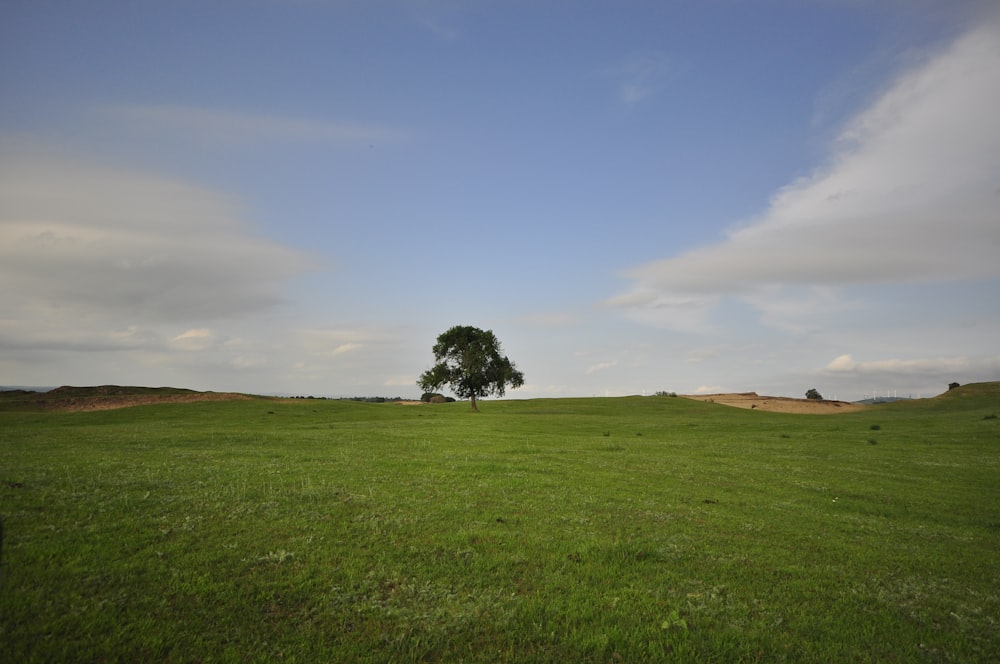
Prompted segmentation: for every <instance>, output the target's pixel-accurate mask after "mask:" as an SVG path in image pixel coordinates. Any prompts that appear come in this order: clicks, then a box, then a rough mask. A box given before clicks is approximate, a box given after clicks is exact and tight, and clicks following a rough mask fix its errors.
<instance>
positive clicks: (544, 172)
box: [0, 2, 1000, 399]
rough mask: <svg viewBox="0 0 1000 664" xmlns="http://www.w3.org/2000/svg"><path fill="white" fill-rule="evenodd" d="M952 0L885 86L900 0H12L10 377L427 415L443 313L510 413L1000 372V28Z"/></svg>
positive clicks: (5, 82) (6, 360)
mask: <svg viewBox="0 0 1000 664" xmlns="http://www.w3.org/2000/svg"><path fill="white" fill-rule="evenodd" d="M930 7H933V8H934V11H931V10H930V9H928V8H930ZM955 7H956V8H963V9H964V10H965V11H964V13H963V12H959V11H958V9H955V10H954V11H955V14H954V16H951V18H952V19H953V20H951V22H947V21H945V22H942V21H939V20H938V19H939V18H940V13H935V12H942V11H944V10H941V9H940V8H938V7H937V6H936V5H933V4H923V5H921V11H925V12H927V15H926V16H925V17H924V19H925V23H920V24H919V25H918V26H917V27H914V28H913V29H912V33H907V34H910V35H911V39H910V41H907V40H906V39H904V38H902V37H900V38H899V39H900V40H901V41H900V43H899V44H897V45H895V47H894V49H895V50H894V52H893V53H892V54H891V56H890V57H888V58H887V60H888V61H889V64H883V65H882V66H875V65H874V64H872V63H873V62H878V58H879V57H882V58H885V57H886V56H885V54H884V53H881V54H879V53H876V52H875V51H876V50H877V48H882V47H881V46H876V45H880V44H882V42H883V36H884V35H885V34H889V33H890V32H891V29H890V28H889V27H887V26H889V25H890V24H893V22H894V21H895V19H897V18H899V16H898V15H896V14H893V11H896V12H899V11H905V9H899V7H898V6H897V5H894V4H893V3H891V2H887V3H874V4H873V5H872V7H854V6H852V7H845V8H817V7H812V8H809V9H806V10H794V11H793V10H790V9H788V8H781V7H774V6H770V5H768V6H767V7H766V8H763V7H757V6H756V5H755V4H754V3H748V4H747V5H746V6H744V5H739V6H737V5H735V4H734V5H733V6H726V7H725V8H724V9H723V10H720V12H714V11H708V10H704V9H692V10H690V11H689V12H688V13H687V14H686V15H685V16H684V20H685V21H687V22H688V23H687V24H685V22H684V21H681V20H680V18H679V15H677V16H675V15H674V14H672V13H671V11H669V10H662V11H661V10H658V9H654V8H651V7H646V6H642V7H640V8H638V9H637V11H636V15H635V16H634V17H629V12H624V13H622V12H619V11H617V10H614V11H610V10H609V11H610V13H606V12H602V11H600V10H596V9H590V10H587V11H583V10H581V11H582V12H583V13H581V14H579V15H574V16H576V17H577V18H578V19H579V20H578V21H576V22H575V23H573V24H572V25H574V26H576V27H574V28H572V29H569V28H566V29H565V31H564V32H563V33H560V34H563V39H564V41H562V42H558V40H557V42H558V43H554V42H553V41H552V33H551V31H550V29H549V27H551V26H553V25H563V26H565V25H569V24H567V23H566V19H567V16H566V15H565V14H564V12H565V11H568V10H565V9H559V8H546V9H541V8H531V7H521V6H517V7H510V8H492V9H487V8H478V9H472V8H465V9H462V10H458V9H456V8H454V7H446V6H444V5H441V6H438V5H436V4H435V3H430V4H428V5H427V7H425V11H426V12H427V13H426V15H425V14H424V13H422V12H421V11H420V10H416V9H413V8H410V9H408V10H407V11H397V9H398V8H396V7H395V5H392V4H391V3H390V4H389V5H386V6H381V5H380V7H378V8H373V7H367V8H361V7H357V6H355V7H345V6H339V5H334V6H325V5H322V6H321V5H317V6H284V5H282V6H280V7H278V6H271V5H267V6H266V8H257V9H256V10H254V11H248V12H245V13H243V14H241V15H240V16H239V17H235V16H233V15H232V14H231V13H229V12H228V10H227V9H226V8H224V7H217V8H214V9H213V10H211V12H215V13H211V12H210V15H207V16H205V17H203V18H204V31H203V33H202V31H201V29H200V28H199V29H198V30H193V32H192V33H191V34H189V35H188V36H187V37H186V39H187V40H188V41H186V42H184V43H183V44H182V43H181V42H180V41H176V37H175V36H174V35H173V33H171V32H170V31H169V30H164V29H161V26H162V25H163V24H164V21H166V23H167V24H169V23H170V22H171V21H178V22H182V21H183V20H186V18H187V17H186V16H185V12H184V11H182V10H178V9H166V8H160V9H155V10H154V9H150V8H147V10H145V12H148V13H144V12H143V11H140V12H138V13H137V14H129V15H128V16H129V17H130V18H128V19H125V18H121V17H117V18H116V19H115V21H117V20H119V19H120V20H131V21H134V25H132V26H131V27H132V28H134V30H133V31H132V32H129V31H124V32H122V31H118V30H117V29H116V28H115V25H117V23H116V22H115V21H110V20H109V19H108V16H107V15H104V16H103V18H102V17H101V16H98V17H96V18H94V17H92V16H90V15H78V14H74V11H75V10H71V9H70V8H69V7H67V11H66V12H65V14H66V15H65V16H62V17H60V18H55V17H52V16H50V15H47V14H46V13H45V11H44V10H42V9H40V10H38V11H37V12H36V11H34V10H29V9H26V8H20V9H18V10H16V11H15V10H12V9H9V8H8V9H5V10H0V19H3V18H4V16H6V18H7V21H6V22H7V25H8V26H16V28H17V29H16V30H15V28H11V27H8V28H7V29H6V31H3V32H0V43H6V45H4V46H0V62H4V63H6V64H3V65H0V89H2V90H3V91H5V92H9V93H10V94H6V95H0V97H2V98H3V99H4V100H3V101H0V384H5V385H12V384H20V385H57V384H98V383H119V384H125V383H130V384H147V385H149V384H157V385H164V384H173V385H177V386H180V387H192V388H195V389H213V390H237V391H247V392H253V391H256V392H288V393H295V394H300V393H301V394H326V395H358V394H384V395H389V394H390V393H391V394H392V395H396V394H400V395H403V396H412V395H414V394H416V393H418V389H417V388H416V386H415V380H416V377H417V376H418V375H419V374H420V372H421V371H423V370H424V369H425V368H426V366H427V364H428V363H429V362H430V360H431V356H430V347H431V345H432V344H433V341H434V338H435V337H436V335H437V334H438V333H440V332H441V331H443V330H444V329H447V328H448V327H450V326H451V325H454V324H472V325H478V326H481V327H489V328H493V329H494V330H495V331H496V332H497V335H498V336H499V338H500V339H501V340H502V341H503V342H504V346H505V349H506V350H507V352H508V353H509V354H510V356H511V358H512V359H513V360H515V361H516V362H517V364H518V367H519V368H520V369H522V370H523V371H524V372H525V374H526V378H527V381H528V382H527V384H526V385H525V386H524V388H522V389H520V390H518V391H517V392H514V393H511V394H510V395H509V398H517V397H519V396H527V397H532V396H575V395H584V396H586V395H602V394H608V395H617V394H634V393H651V392H653V391H656V390H670V391H676V392H681V393H693V392H721V391H748V390H756V391H758V392H761V393H769V394H775V395H785V396H801V395H802V394H803V393H804V392H805V390H806V389H808V388H811V387H816V388H819V389H820V391H821V392H822V393H823V394H824V395H825V396H839V397H841V398H852V399H853V398H860V397H861V396H862V395H863V394H870V393H872V391H873V390H888V389H897V390H899V391H902V392H904V393H912V394H914V395H916V394H922V395H924V396H926V395H928V394H932V393H937V392H941V391H944V389H945V388H946V387H947V384H948V383H949V382H952V381H959V382H963V383H964V382H975V381H982V380H1000V349H998V348H997V345H996V339H997V338H1000V308H998V307H997V302H998V301H1000V300H998V298H997V294H998V292H1000V288H998V287H1000V260H998V259H1000V123H998V122H997V121H996V119H995V115H996V109H997V108H1000V15H998V14H997V12H996V11H993V10H988V7H989V5H988V4H983V3H977V2H969V3H957V4H956V5H955ZM983 7H987V10H984V9H983ZM430 9H433V10H434V11H433V12H431V11H430ZM612 9H614V8H612ZM756 10H761V11H766V12H772V14H770V15H768V16H756V14H754V12H755V11H756ZM588 12H592V13H588ZM727 12H728V14H731V16H729V15H727ZM740 12H749V14H750V16H749V17H748V16H743V15H741V14H740ZM866 12H869V13H866ZM879 12H881V13H879ZM917 13H918V14H919V12H917ZM945 13H946V14H947V12H945ZM908 16H909V15H908ZM862 17H863V18H864V20H861V18H862ZM873 17H874V18H873ZM233 20H237V21H239V22H241V26H242V28H244V30H242V31H241V30H240V29H239V27H240V26H236V27H234V28H233V30H232V32H231V33H227V32H225V31H222V32H219V31H218V30H216V31H214V32H213V26H215V27H216V28H218V27H220V26H223V25H225V26H229V24H230V22H231V21H233ZM911 20H913V19H911ZM81 21H82V22H83V23H81ZM88 21H92V22H91V23H88ZM748 21H749V23H748ZM755 21H756V22H755ZM879 21H883V22H884V24H883V23H879ZM2 22H4V21H2V20H0V23H2ZM916 23H919V21H917V22H916ZM916 23H915V25H916ZM939 23H943V24H947V25H950V26H951V27H952V29H953V31H954V34H951V35H949V33H948V31H947V30H937V31H935V30H936V28H935V29H932V28H931V27H928V26H931V25H937V24H939ZM524 25H531V26H533V27H532V28H531V29H530V30H522V29H521V27H523V26H524ZM880 25H881V26H883V27H881V28H879V27H878V26H880ZM81 26H83V27H82V28H81ZM386 26H389V27H386ZM547 26H548V27H547ZM870 26H875V27H870ZM43 27H44V30H43V29H42V28H43ZM609 27H610V29H609ZM87 28H89V29H87ZM250 28H252V30H251V29H250ZM515 29H516V30H518V34H519V35H520V37H521V42H519V43H520V44H521V46H519V49H518V50H517V51H516V52H513V51H511V50H510V46H509V43H510V40H509V36H510V33H511V32H510V31H512V30H515ZM767 29H773V30H775V31H776V33H775V36H776V37H782V38H783V37H785V36H786V35H787V34H790V33H794V32H795V31H796V30H801V31H802V33H803V35H806V36H804V37H803V41H804V42H805V41H808V39H810V38H811V39H816V40H819V39H823V38H829V39H830V40H831V41H830V42H829V44H827V47H826V48H825V50H824V46H823V45H817V46H816V47H815V50H814V51H809V52H806V51H801V52H800V51H796V50H795V49H794V48H792V46H793V45H789V44H783V43H782V41H781V40H780V39H763V40H762V39H760V38H758V36H757V33H758V32H761V31H764V30H767ZM892 29H895V28H892ZM254 30H263V31H264V32H265V33H267V34H269V35H270V36H271V37H272V38H273V40H274V43H276V44H278V45H281V46H282V47H284V51H283V52H282V53H283V55H281V56H277V55H268V54H265V53H260V52H259V48H258V41H257V40H253V41H252V43H251V42H246V43H244V41H243V37H242V36H241V35H245V34H256V33H255V32H254ZM324 30H326V31H336V30H340V31H341V32H335V34H327V33H326V32H324ZM671 30H676V31H677V32H676V33H675V34H674V33H672V32H671ZM50 32H51V35H50ZM716 32H717V33H718V37H717V41H713V39H714V38H713V37H709V35H715V34H716ZM90 33H93V36H90ZM133 33H134V34H133ZM625 34H629V35H632V36H630V37H629V38H624V37H622V35H625ZM663 34H667V35H668V37H663V36H662V35H663ZM810 34H811V35H812V37H808V35H810ZM4 35H6V36H7V37H8V38H7V39H4ZM690 35H693V36H690ZM699 35H700V36H701V37H702V38H699ZM58 39H62V40H63V41H65V44H62V43H61V42H59V43H57V41H56V40H58ZM102 39H104V41H102V42H101V43H102V44H104V45H105V46H103V47H102V48H101V49H94V48H93V45H94V44H95V43H97V41H101V40H102ZM133 39H134V40H135V41H134V42H133V41H132V40H133ZM50 40H51V41H50ZM95 40H96V41H95ZM147 40H148V41H149V43H148V44H147V43H146V41H147ZM688 40H690V41H688ZM866 40H867V41H866ZM866 44H867V46H866ZM182 46H183V48H182ZM59 48H61V49H64V50H63V53H64V54H65V53H67V52H69V51H73V52H75V53H78V54H79V55H78V57H75V58H63V59H62V60H58V64H53V60H52V57H51V53H49V52H47V51H46V49H59ZM784 48H788V49H791V50H782V49H784ZM67 49H68V50H67ZM74 49H76V50H74ZM338 49H340V50H338ZM352 49H353V50H352ZM726 49H731V50H726ZM348 51H350V52H351V53H354V55H352V56H351V57H346V56H345V55H344V53H346V52H348ZM820 51H823V52H822V53H821V52H820ZM161 52H162V55H161V56H158V55H157V54H158V53H161ZM188 52H190V53H192V54H193V55H191V56H190V58H189V57H188V56H187V55H181V54H187V53H188ZM223 52H225V53H226V54H227V57H221V56H220V54H221V53H223ZM830 52H835V55H829V53H830ZM138 54H143V55H142V57H138ZM790 55H794V56H796V57H789V56H790ZM15 56H16V57H15ZM799 56H801V57H799ZM158 57H161V58H162V60H157V58H158ZM106 58H111V60H110V61H109V60H107V59H106ZM147 58H148V59H151V60H147ZM11 63H14V64H11ZM109 63H114V64H117V65H120V67H121V70H122V71H121V78H120V79H118V78H115V75H116V74H115V68H114V67H109ZM859 63H860V64H859ZM865 63H868V65H869V66H870V67H869V68H870V69H874V70H877V71H878V72H880V75H879V77H878V81H877V82H870V83H869V85H868V87H867V88H865V86H864V85H860V86H859V89H862V90H863V91H862V92H858V93H856V96H855V98H854V99H853V101H852V102H849V103H847V104H846V106H851V107H853V108H854V109H855V110H854V111H853V112H850V113H847V114H845V115H843V116H842V117H840V118H839V119H836V120H835V122H836V124H835V125H833V126H827V127H820V128H819V129H817V127H816V123H817V117H819V116H820V115H822V116H823V117H824V118H828V117H829V116H830V115H831V111H830V107H829V106H828V104H827V102H828V101H829V99H830V97H831V96H832V93H831V90H832V89H833V88H835V87H836V88H837V89H838V90H840V91H841V92H839V93H838V94H842V93H843V90H844V89H848V90H850V89H852V88H851V86H850V85H846V86H845V85H844V80H845V79H844V77H845V76H848V75H849V74H848V73H845V72H851V71H858V70H859V68H860V69H864V66H865ZM901 63H902V64H901ZM403 65H406V66H405V67H404V66H403ZM765 65H766V66H767V67H776V68H778V70H777V71H768V70H767V69H766V67H765ZM50 74H51V75H50ZM821 76H826V77H827V78H826V80H825V82H824V81H823V80H822V79H821V78H820V77H821ZM50 79H51V83H48V81H49V80H50ZM813 79H818V80H816V81H815V82H813ZM46 85H51V89H48V88H46ZM781 85H785V86H787V87H780V86H781ZM772 93H773V94H774V95H775V96H774V98H773V99H772V98H769V96H768V95H770V94H772ZM818 104H819V105H824V109H823V112H822V113H819V114H818V113H817V108H816V105H818ZM790 127H791V128H790ZM834 127H836V129H834ZM824 132H828V133H829V132H832V133H833V134H835V136H836V138H835V140H833V141H832V143H831V145H830V146H829V147H828V148H826V149H823V150H820V151H817V149H816V142H817V141H818V140H821V138H817V137H818V136H819V137H821V136H822V135H823V134H824ZM817 152H818V154H817ZM801 173H806V175H804V176H802V175H800V174H801ZM760 201H766V203H764V204H761V202H760Z"/></svg>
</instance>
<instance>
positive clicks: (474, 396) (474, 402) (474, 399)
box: [472, 394, 479, 413]
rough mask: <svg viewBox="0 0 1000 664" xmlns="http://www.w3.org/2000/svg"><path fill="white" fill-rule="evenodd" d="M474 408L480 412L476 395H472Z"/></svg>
mask: <svg viewBox="0 0 1000 664" xmlns="http://www.w3.org/2000/svg"><path fill="white" fill-rule="evenodd" d="M472 410H474V411H476V412H477V413H478V412H479V408H478V407H477V406H476V395H475V394H473V395H472Z"/></svg>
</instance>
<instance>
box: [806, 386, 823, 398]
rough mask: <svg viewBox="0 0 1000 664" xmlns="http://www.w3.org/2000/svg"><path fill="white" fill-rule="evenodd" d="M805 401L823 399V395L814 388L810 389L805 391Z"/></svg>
mask: <svg viewBox="0 0 1000 664" xmlns="http://www.w3.org/2000/svg"><path fill="white" fill-rule="evenodd" d="M806 399H819V400H822V399H823V395H822V394H820V393H819V391H818V390H817V389H816V388H815V387H811V388H809V389H808V390H806Z"/></svg>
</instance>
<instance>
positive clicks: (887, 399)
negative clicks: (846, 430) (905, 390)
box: [852, 397, 913, 406]
mask: <svg viewBox="0 0 1000 664" xmlns="http://www.w3.org/2000/svg"><path fill="white" fill-rule="evenodd" d="M912 400H913V397H874V398H871V399H859V400H857V401H854V402H852V403H862V404H864V405H866V406H872V405H874V404H877V403H892V402H894V401H912Z"/></svg>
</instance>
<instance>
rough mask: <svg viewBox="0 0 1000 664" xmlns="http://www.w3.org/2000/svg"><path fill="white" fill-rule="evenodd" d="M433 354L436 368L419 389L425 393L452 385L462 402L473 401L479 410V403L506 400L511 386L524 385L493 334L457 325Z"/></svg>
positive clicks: (439, 340) (442, 337)
mask: <svg viewBox="0 0 1000 664" xmlns="http://www.w3.org/2000/svg"><path fill="white" fill-rule="evenodd" d="M433 351H434V361H435V362H436V364H435V365H434V366H433V367H431V368H430V369H428V370H427V371H425V372H424V373H422V374H421V375H420V378H419V379H418V380H417V385H419V386H420V388H421V389H422V390H424V391H425V392H435V391H437V390H439V389H441V388H442V387H443V386H445V385H448V386H449V389H451V391H452V392H454V393H455V395H456V396H457V397H459V398H460V399H471V400H472V410H479V408H478V407H477V406H476V399H479V398H482V397H485V396H489V395H491V394H495V395H497V396H501V397H502V396H503V395H504V392H505V391H506V389H507V387H508V386H509V387H511V388H516V387H521V386H522V385H524V374H523V373H521V372H520V371H518V370H517V368H516V367H515V366H514V363H513V362H511V361H510V359H508V358H507V357H506V356H504V355H502V354H501V352H502V351H501V348H500V341H499V340H498V339H497V338H496V335H495V334H493V330H480V329H479V328H477V327H470V326H467V325H456V326H455V327H452V328H451V329H449V330H448V331H446V332H443V333H442V334H441V335H440V336H439V337H438V338H437V343H436V344H434V348H433Z"/></svg>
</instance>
